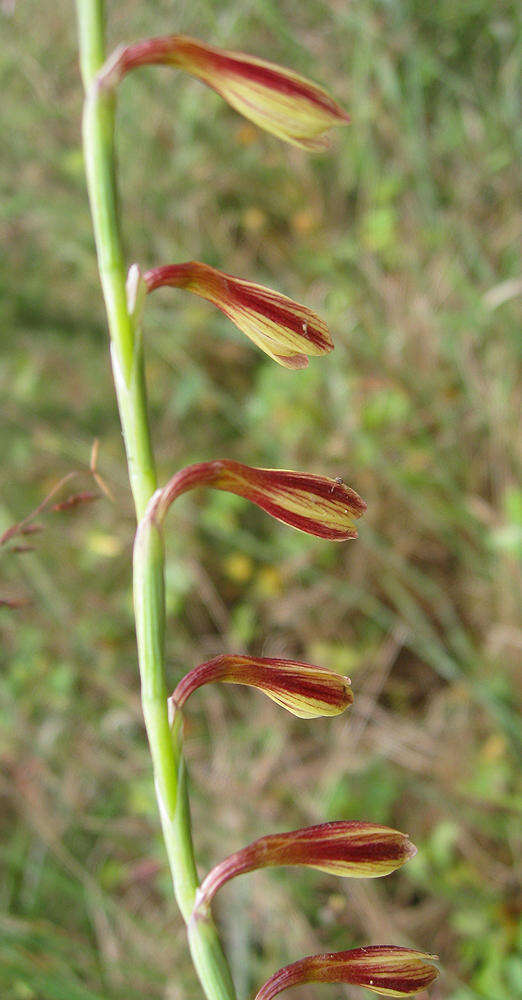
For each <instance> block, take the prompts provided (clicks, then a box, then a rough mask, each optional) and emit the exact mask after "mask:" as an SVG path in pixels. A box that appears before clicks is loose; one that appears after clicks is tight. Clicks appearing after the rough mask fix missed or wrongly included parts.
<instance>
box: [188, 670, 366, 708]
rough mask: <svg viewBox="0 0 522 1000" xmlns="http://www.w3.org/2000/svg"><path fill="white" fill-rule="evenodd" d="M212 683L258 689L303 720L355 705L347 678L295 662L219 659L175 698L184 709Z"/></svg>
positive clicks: (195, 673)
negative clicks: (192, 696) (198, 690)
mask: <svg viewBox="0 0 522 1000" xmlns="http://www.w3.org/2000/svg"><path fill="white" fill-rule="evenodd" d="M212 681H222V682H223V683H225V684H245V685H247V686H248V687H253V688H257V690H258V691H262V692H263V694H266V695H267V696H268V697H269V698H271V699H272V701H275V702H276V703H277V704H278V705H281V706H282V708H286V710H287V711H288V712H291V713H292V715H296V716H297V717H298V718H300V719H316V718H319V717H320V716H334V715H340V713H341V712H344V710H345V708H347V706H348V705H351V704H352V702H353V695H352V692H351V688H350V681H349V679H348V677H342V676H341V675H340V674H336V673H335V671H333V670H328V669H326V668H325V667H314V666H311V665H310V664H309V663H300V662H298V661H296V660H274V659H268V658H266V657H253V656H216V657H215V659H213V660H209V661H208V663H202V664H200V665H199V666H197V667H194V669H193V670H190V671H189V673H188V674H187V675H186V676H185V677H183V679H182V680H181V681H180V682H179V684H178V686H177V688H176V690H175V691H174V693H173V695H172V699H171V700H172V702H173V704H174V706H177V707H179V708H181V707H182V706H183V705H184V704H185V702H186V701H187V698H189V696H190V695H191V694H192V692H193V691H195V690H196V689H197V688H198V687H201V686H202V685H203V684H208V683H210V682H212Z"/></svg>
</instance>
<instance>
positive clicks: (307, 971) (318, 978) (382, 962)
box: [256, 945, 438, 1000]
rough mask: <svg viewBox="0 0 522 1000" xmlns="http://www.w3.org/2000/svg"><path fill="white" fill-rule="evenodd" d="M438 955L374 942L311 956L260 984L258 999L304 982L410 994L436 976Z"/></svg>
mask: <svg viewBox="0 0 522 1000" xmlns="http://www.w3.org/2000/svg"><path fill="white" fill-rule="evenodd" d="M434 961H437V956H436V955H425V954H423V952H421V951H412V950H411V949H410V948H396V947H394V946H393V945H373V946H371V947H368V948H354V949H353V950H352V951H339V952H333V953H329V954H326V955H310V956H309V957H308V958H302V959H301V960H300V961H299V962H294V963H293V964H292V965H287V966H286V967H285V968H284V969H280V970H279V972H276V973H275V975H273V976H271V978H270V979H269V980H268V981H267V982H266V983H265V985H264V986H262V987H261V989H260V990H259V993H258V994H257V996H256V1000H272V998H273V997H276V996H278V995H279V993H283V992H284V991H285V990H287V989H289V988H290V987H291V986H298V985H301V984H302V983H350V984H352V985H354V986H365V987H366V989H368V990H372V992H373V993H379V994H380V995H381V996H387V997H409V996H413V995H414V994H415V993H420V991H421V990H424V989H426V987H428V986H430V984H431V983H432V982H433V981H434V980H435V979H436V978H437V975H438V972H437V969H435V968H434V967H433V965H430V964H428V963H430V962H434Z"/></svg>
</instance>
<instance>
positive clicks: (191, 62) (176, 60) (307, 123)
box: [99, 35, 350, 150]
mask: <svg viewBox="0 0 522 1000" xmlns="http://www.w3.org/2000/svg"><path fill="white" fill-rule="evenodd" d="M151 64H156V65H166V66H175V67H177V68H178V69H182V70H185V71H186V72H187V73H191V74H192V76H195V77H197V78H198V79H199V80H202V82H203V83H206V84H207V85H208V86H209V87H212V89H213V90H215V91H217V93H218V94H220V95H221V97H223V98H224V99H225V101H228V103H229V104H230V105H231V106H232V107H233V108H235V110H236V111H238V112H239V114H241V115H244V117H245V118H248V119H249V120H250V121H252V122H254V124H256V125H258V126H259V127H260V128H263V129H265V130H266V131H267V132H271V133H272V134H273V135H276V136H278V137H279V138H280V139H284V140H285V141H286V142H290V143H292V144H293V145H294V146H301V147H303V148H305V149H310V150H321V149H324V148H325V146H327V145H328V141H327V139H326V138H325V134H324V133H325V132H326V131H327V130H328V129H329V128H331V127H332V126H334V125H346V124H347V123H348V122H349V120H350V119H349V116H348V115H347V114H346V112H345V111H344V110H343V108H341V107H340V106H339V104H337V103H336V102H335V101H334V100H333V99H332V98H331V97H330V96H329V94H327V93H326V91H325V90H323V89H322V88H321V87H318V86H316V84H314V83H311V82H310V81H309V80H306V79H305V78H304V77H302V76H298V74H297V73H293V72H292V71H291V70H288V69H284V68H283V67H281V66H277V65H275V63H271V62H266V61H265V60H264V59H255V58H254V57H253V56H249V55H245V54H244V53H243V52H230V51H228V50H226V49H219V48H216V47H215V46H213V45H204V44H203V43H202V42H199V41H197V40H196V39H194V38H186V37H184V36H183V35H170V36H166V37H163V38H149V39H145V40H144V41H141V42H135V43H134V44H131V45H127V46H125V47H123V48H121V49H119V50H117V51H116V52H115V53H114V56H113V57H112V58H111V59H110V60H109V62H108V63H107V64H106V66H105V68H104V69H103V70H102V72H101V74H100V77H99V81H100V83H101V84H102V85H105V86H113V85H114V84H115V83H117V82H118V81H119V80H120V79H121V78H122V77H123V76H125V74H126V73H128V72H129V71H130V70H132V69H135V68H136V67H138V66H147V65H151Z"/></svg>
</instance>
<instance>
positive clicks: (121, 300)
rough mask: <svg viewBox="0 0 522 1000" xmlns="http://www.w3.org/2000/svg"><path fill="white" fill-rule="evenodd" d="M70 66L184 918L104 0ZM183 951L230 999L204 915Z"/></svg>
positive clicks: (208, 991)
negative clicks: (77, 87) (106, 85)
mask: <svg viewBox="0 0 522 1000" xmlns="http://www.w3.org/2000/svg"><path fill="white" fill-rule="evenodd" d="M76 7H77V15H78V34H79V43H80V64H81V72H82V79H83V84H84V88H85V95H86V96H85V106H84V119H83V143H84V157H85V168H86V174H87V186H88V191H89V201H90V206H91V214H92V220H93V227H94V235H95V241H96V251H97V256H98V267H99V272H100V279H101V284H102V289H103V295H104V300H105V307H106V311H107V318H108V324H109V333H110V344H111V360H112V367H113V373H114V382H115V387H116V395H117V400H118V408H119V413H120V419H121V424H122V429H123V437H124V441H125V450H126V454H127V463H128V469H129V479H130V484H131V489H132V494H133V498H134V504H135V508H136V516H137V519H138V531H137V534H136V541H135V546H134V574H133V577H134V581H133V582H134V602H135V615H136V635H137V641H138V659H139V666H140V675H141V692H142V706H143V716H144V720H145V726H146V729H147V736H148V740H149V745H150V750H151V756H152V762H153V768H154V779H155V787H156V794H157V798H158V805H159V811H160V817H161V823H162V828H163V834H164V838H165V844H166V848H167V855H168V859H169V865H170V869H171V873H172V880H173V884H174V891H175V894H176V898H177V901H178V904H179V907H180V910H181V912H182V915H183V918H184V920H185V922H186V923H187V924H188V923H189V921H190V916H191V913H192V909H193V904H194V898H195V894H196V891H197V888H198V878H197V872H196V865H195V861H194V850H193V845H192V833H191V825H190V810H189V804H188V794H187V783H186V782H187V779H186V770H185V764H184V760H183V754H182V746H181V727H180V725H179V723H177V722H176V723H175V725H174V731H173V730H171V727H170V724H169V718H168V707H167V689H166V683H165V669H164V668H165V664H164V656H165V654H164V633H165V582H164V580H165V577H164V556H165V553H164V541H163V535H162V532H161V529H160V528H159V527H158V526H157V525H156V524H155V522H154V521H153V519H151V518H147V517H145V516H144V515H145V512H146V508H147V504H148V502H149V500H150V498H151V496H152V495H153V493H154V491H155V489H156V484H157V480H156V469H155V462H154V455H153V451H152V444H151V436H150V426H149V419H148V412H147V395H146V383H145V370H144V361H143V349H142V339H141V331H140V329H139V327H138V325H137V322H136V320H135V317H134V315H133V314H131V313H129V308H128V305H127V298H126V289H125V280H126V268H125V261H124V256H123V250H122V242H121V236H120V227H119V214H118V201H117V186H116V169H115V148H114V124H115V98H114V95H112V94H111V93H108V92H106V91H103V90H102V89H100V88H99V87H98V86H97V83H96V76H97V74H98V72H99V70H100V69H101V67H102V66H103V64H104V62H105V10H104V0H76ZM190 946H191V951H192V957H193V960H194V964H195V966H196V971H197V973H198V976H199V979H200V982H201V985H202V987H203V989H204V992H205V995H206V997H207V998H208V1000H235V991H234V987H233V984H232V979H231V976H230V971H229V968H228V965H227V961H226V958H225V956H224V954H223V950H222V948H221V944H220V941H219V938H218V934H217V931H216V928H215V926H214V924H213V923H212V922H208V921H205V922H204V923H201V925H200V926H198V927H195V928H194V929H193V930H191V941H190Z"/></svg>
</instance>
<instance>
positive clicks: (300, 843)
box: [196, 821, 417, 911]
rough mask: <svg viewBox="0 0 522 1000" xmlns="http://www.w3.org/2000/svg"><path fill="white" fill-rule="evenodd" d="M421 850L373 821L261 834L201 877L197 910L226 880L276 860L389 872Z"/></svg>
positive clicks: (365, 874)
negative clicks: (205, 875)
mask: <svg viewBox="0 0 522 1000" xmlns="http://www.w3.org/2000/svg"><path fill="white" fill-rule="evenodd" d="M416 853H417V849H416V848H415V847H414V846H413V844H412V843H411V841H410V839H409V838H408V836H407V835H406V834H404V833H399V831H398V830H392V829H390V828H389V827H387V826H378V825H376V824H375V823H349V822H342V821H341V822H338V823H321V824H319V825H318V826H308V827H306V828H305V829H303V830H292V831H290V832H289V833H276V834H271V835H269V836H267V837H260V838H259V840H255V841H254V842H253V843H252V844H249V845H248V846H247V847H243V848H242V850H240V851H236V852H235V854H231V855H230V856H229V857H228V858H225V860H224V861H222V862H221V864H219V865H216V867H215V868H213V869H212V871H211V872H209V874H208V875H207V877H206V878H205V879H204V880H203V882H202V883H201V886H200V888H199V890H198V894H197V900H196V910H198V911H201V909H202V908H206V907H207V906H208V905H209V904H210V902H211V901H212V899H213V898H214V896H215V894H216V892H217V891H218V889H220V888H221V886H222V885H224V884H225V882H228V881H229V880H230V879H232V878H235V877H236V875H243V874H244V873H245V872H251V871H254V870H255V869H256V868H268V867H274V866H276V865H305V866H307V867H308V868H317V869H318V870H319V871H323V872H328V873H329V874H331V875H340V876H342V877H351V878H377V877H379V876H380V875H389V874H390V872H393V871H395V870H396V869H397V868H400V867H401V865H403V864H405V862H406V861H409V859H410V858H412V857H414V855H415V854H416Z"/></svg>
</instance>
